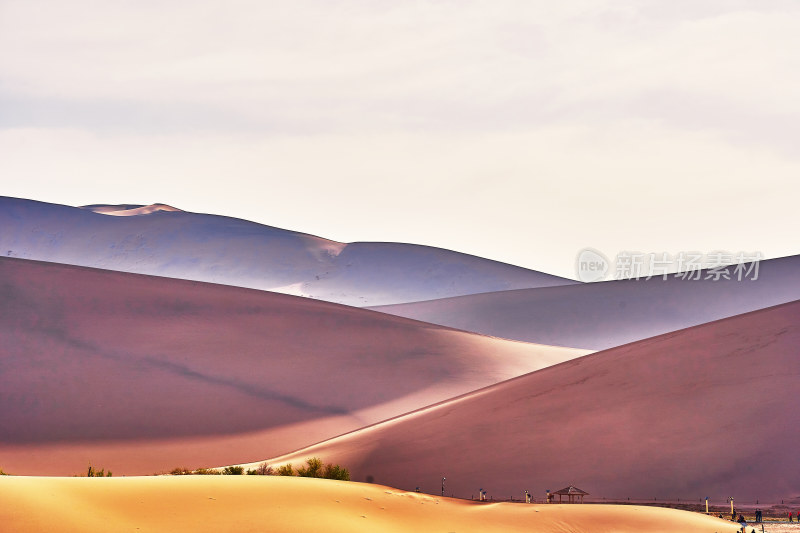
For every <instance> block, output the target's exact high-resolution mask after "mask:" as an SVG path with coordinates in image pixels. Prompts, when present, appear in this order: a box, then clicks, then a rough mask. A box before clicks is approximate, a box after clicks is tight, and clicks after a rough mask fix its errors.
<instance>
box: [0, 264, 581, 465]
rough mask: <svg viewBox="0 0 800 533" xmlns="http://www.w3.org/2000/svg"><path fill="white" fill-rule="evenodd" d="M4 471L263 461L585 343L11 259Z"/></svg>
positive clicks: (0, 390) (0, 428) (0, 337)
mask: <svg viewBox="0 0 800 533" xmlns="http://www.w3.org/2000/svg"><path fill="white" fill-rule="evenodd" d="M0 295H2V297H1V298H0V370H1V371H0V412H2V413H3V417H2V418H3V423H2V424H0V466H2V467H3V468H4V469H6V470H10V471H13V472H16V473H20V474H58V475H61V474H73V473H76V472H80V471H82V470H84V469H85V467H86V464H87V462H89V461H92V462H93V464H95V465H96V466H98V467H100V466H103V467H106V468H111V469H112V470H115V471H117V472H118V473H124V474H137V473H147V474H150V473H153V472H154V471H159V470H162V469H169V468H172V467H175V466H179V465H187V466H192V467H196V466H202V465H206V466H208V465H216V464H226V463H231V462H238V461H242V460H255V459H258V458H260V457H266V456H269V455H271V454H275V453H282V452H286V451H289V450H291V449H293V448H297V447H299V446H303V445H306V444H308V443H311V442H315V441H318V440H321V439H323V438H327V437H331V436H334V435H337V434H340V433H341V432H343V431H348V430H352V429H356V428H358V427H361V426H363V425H364V424H367V423H372V422H377V421H379V420H382V419H384V418H386V417H388V416H395V415H398V414H401V413H403V412H406V411H408V410H411V409H416V408H419V407H421V406H424V405H427V404H430V403H431V402H435V401H441V400H444V399H446V398H449V397H452V396H453V395H456V394H463V393H465V392H468V391H470V390H474V389H476V388H479V387H482V386H485V385H488V384H491V383H496V382H499V381H502V380H504V379H508V378H510V377H512V376H517V375H520V374H523V373H525V372H528V371H531V370H533V369H536V368H542V367H544V366H547V365H550V364H554V363H558V362H561V361H564V360H567V359H570V358H573V357H576V356H578V355H582V354H585V353H586V351H582V350H571V349H563V348H551V347H546V346H537V345H529V344H524V343H519V342H510V341H504V340H499V339H492V338H488V337H483V336H479V335H474V334H470V333H465V332H460V331H454V330H451V329H447V328H442V327H439V326H432V325H430V324H424V323H420V322H416V321H411V320H408V319H403V318H398V317H391V316H388V315H383V314H380V313H375V312H372V311H366V310H362V309H357V308H352V307H346V306H342V305H337V304H331V303H327V302H318V301H314V300H309V299H305V298H296V297H293V296H287V295H282V294H274V293H268V292H263V291H254V290H248V289H240V288H235V287H228V286H223V285H212V284H205V283H198V282H190V281H183V280H174V279H169V278H158V277H151V276H141V275H135V274H125V273H119V272H113V271H107V270H97V269H88V268H83V267H74V266H66V265H58V264H54V263H44V262H38V261H30V260H22V259H10V258H0Z"/></svg>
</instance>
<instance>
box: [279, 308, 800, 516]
mask: <svg viewBox="0 0 800 533" xmlns="http://www.w3.org/2000/svg"><path fill="white" fill-rule="evenodd" d="M798 350H800V301H797V302H792V303H789V304H784V305H781V306H777V307H772V308H768V309H765V310H761V311H755V312H752V313H747V314H744V315H739V316H736V317H732V318H728V319H724V320H720V321H717V322H712V323H709V324H704V325H701V326H697V327H693V328H689V329H685V330H681V331H676V332H673V333H669V334H666V335H661V336H659V337H654V338H651V339H647V340H644V341H640V342H636V343H633V344H629V345H625V346H621V347H618V348H613V349H610V350H606V351H603V352H598V353H595V354H592V355H589V356H586V357H582V358H580V359H575V360H573V361H569V362H565V363H563V364H560V365H557V366H554V367H550V368H546V369H544V370H540V371H538V372H534V373H532V374H529V375H526V376H522V377H520V378H517V379H513V380H510V381H508V382H505V383H501V384H499V385H495V386H492V387H489V388H486V389H484V390H482V391H477V392H475V393H472V394H468V395H466V396H464V397H461V398H458V399H454V400H452V401H449V402H444V403H442V404H440V405H438V406H433V407H431V408H428V409H423V410H420V411H418V412H416V413H411V414H408V415H406V416H403V417H399V418H397V419H395V420H391V421H387V422H385V423H381V424H378V425H375V426H373V427H370V428H365V429H362V430H359V431H356V432H354V433H351V434H349V435H344V436H341V437H339V438H336V439H333V440H330V441H328V442H325V443H321V444H319V445H316V446H312V447H310V448H307V449H304V450H301V451H299V452H297V453H294V454H290V455H288V456H285V457H280V458H276V459H274V460H273V461H271V462H272V463H275V464H278V463H281V462H293V463H295V464H296V465H297V464H299V463H301V462H302V461H304V460H305V458H307V457H309V456H318V457H321V458H323V459H324V460H325V461H328V462H335V463H341V464H345V465H347V466H349V467H350V468H351V472H352V474H353V476H354V479H356V480H364V479H365V478H366V477H367V476H371V479H374V480H375V481H376V482H378V483H386V484H390V485H393V486H397V487H401V488H404V489H412V490H413V488H414V487H415V486H420V487H421V488H422V490H424V491H426V492H436V491H438V490H439V488H440V487H439V483H440V479H441V477H442V476H446V477H447V484H446V490H447V494H450V493H454V494H455V495H456V496H465V497H469V496H470V494H477V492H478V489H479V488H484V489H485V490H487V491H488V493H489V495H494V496H495V497H498V498H509V497H510V496H514V497H516V498H522V497H523V491H524V490H529V491H530V492H531V493H532V494H535V495H536V497H537V498H541V497H543V495H544V494H545V491H546V490H547V489H551V490H558V489H560V488H562V487H565V486H567V485H569V484H573V485H576V486H577V487H579V488H581V489H583V490H586V491H587V492H589V493H590V494H591V495H592V496H593V497H597V498H599V497H608V498H621V499H624V498H626V497H631V498H658V499H662V500H663V499H673V500H674V499H677V498H681V499H683V500H684V501H685V500H686V499H689V498H692V499H695V500H696V501H700V499H701V498H704V497H706V496H708V497H712V498H716V499H717V501H724V498H726V497H728V496H733V497H735V498H737V500H741V499H742V498H744V499H746V500H748V501H755V500H756V499H760V501H761V502H762V503H764V502H768V501H773V502H774V501H776V500H780V499H783V498H791V497H794V496H798V495H800V461H798V460H797V450H798V442H800V409H798V400H799V399H800V366H798Z"/></svg>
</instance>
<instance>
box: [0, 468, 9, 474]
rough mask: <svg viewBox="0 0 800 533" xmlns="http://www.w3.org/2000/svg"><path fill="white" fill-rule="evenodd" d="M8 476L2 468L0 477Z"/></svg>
mask: <svg viewBox="0 0 800 533" xmlns="http://www.w3.org/2000/svg"><path fill="white" fill-rule="evenodd" d="M7 475H8V474H7V473H6V472H3V469H2V468H0V476H7Z"/></svg>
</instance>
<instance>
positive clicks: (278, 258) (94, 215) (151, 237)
mask: <svg viewBox="0 0 800 533" xmlns="http://www.w3.org/2000/svg"><path fill="white" fill-rule="evenodd" d="M109 215H118V216H109ZM0 255H2V256H7V257H18V258H23V259H36V260H41V261H50V262H55V263H65V264H71V265H80V266H88V267H95V268H105V269H109V270H119V271H122V272H133V273H139V274H151V275H157V276H166V277H172V278H181V279H190V280H195V281H207V282H212V283H222V284H225V285H234V286H238V287H247V288H252V289H262V290H271V291H275V292H282V293H286V294H294V295H297V296H307V297H311V298H316V299H320V300H326V301H332V302H337V303H343V304H347V305H355V306H366V305H382V304H392V303H399V302H409V301H416V300H427V299H433V298H443V297H448V296H457V295H464V294H474V293H479V292H489V291H497V290H506V289H517V288H527V287H547V286H552V285H564V284H574V283H576V282H574V281H572V280H568V279H564V278H559V277H557V276H551V275H549V274H544V273H541V272H536V271H533V270H528V269H524V268H520V267H516V266H512V265H508V264H505V263H499V262H497V261H490V260H488V259H483V258H480V257H475V256H471V255H467V254H462V253H458V252H452V251H449V250H443V249H441V248H433V247H429V246H418V245H412V244H402V243H380V242H356V243H350V244H344V243H340V242H335V241H331V240H327V239H322V238H319V237H315V236H313V235H307V234H304V233H298V232H294V231H287V230H283V229H279V228H274V227H270V226H264V225H261V224H256V223H254V222H248V221H246V220H240V219H236V218H229V217H222V216H215V215H204V214H199V213H189V212H185V211H181V210H178V209H175V208H174V207H170V206H167V205H164V204H153V205H150V206H139V205H100V204H98V205H91V206H86V207H85V208H83V209H81V208H75V207H68V206H64V205H56V204H48V203H43V202H36V201H32V200H23V199H18V198H8V197H0Z"/></svg>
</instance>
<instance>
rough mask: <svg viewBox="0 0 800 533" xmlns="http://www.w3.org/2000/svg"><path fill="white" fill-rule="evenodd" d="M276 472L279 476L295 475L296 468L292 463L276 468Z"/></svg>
mask: <svg viewBox="0 0 800 533" xmlns="http://www.w3.org/2000/svg"><path fill="white" fill-rule="evenodd" d="M275 474H276V475H278V476H293V475H294V469H293V468H292V463H289V464H285V465H283V466H279V467H278V469H277V470H275Z"/></svg>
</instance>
